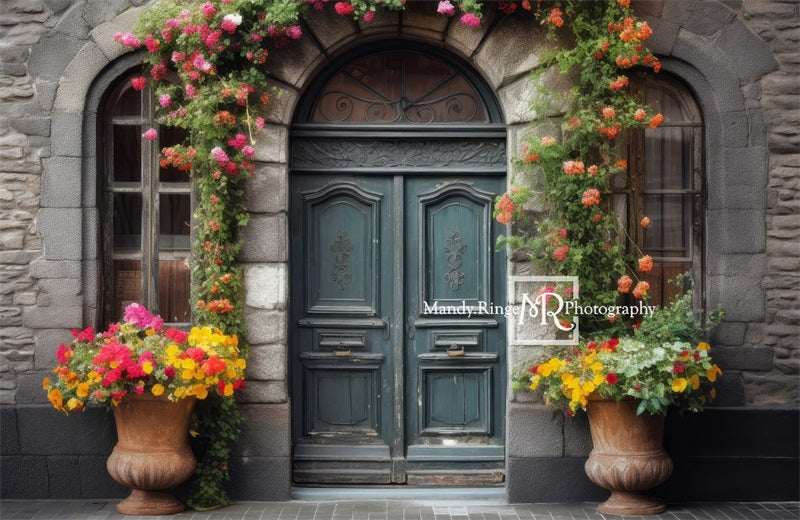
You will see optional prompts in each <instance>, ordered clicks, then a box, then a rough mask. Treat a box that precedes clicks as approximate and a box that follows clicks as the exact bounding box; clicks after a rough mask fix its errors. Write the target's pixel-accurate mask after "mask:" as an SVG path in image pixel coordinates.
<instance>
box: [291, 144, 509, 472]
mask: <svg viewBox="0 0 800 520" xmlns="http://www.w3.org/2000/svg"><path fill="white" fill-rule="evenodd" d="M304 157H305V158H303V157H301V158H300V159H299V160H298V161H296V164H297V163H303V161H306V163H307V164H312V165H313V164H316V163H315V159H314V157H313V156H304ZM499 164H500V167H501V168H502V167H503V166H504V164H502V163H499ZM328 167H329V166H328ZM326 168H327V167H326ZM313 170H314V168H305V169H304V168H300V169H299V171H298V170H295V171H293V175H292V179H291V189H290V191H291V201H290V228H291V239H290V242H291V251H290V262H291V298H290V300H291V309H290V343H291V367H292V369H291V372H292V373H291V382H292V383H291V401H292V410H293V412H292V415H293V417H292V426H293V477H294V480H295V482H297V483H306V484H392V483H395V484H400V483H408V484H418V485H422V484H443V485H459V484H460V485H480V484H491V483H498V482H501V481H502V480H503V468H504V460H505V453H504V446H503V444H504V442H503V440H504V417H505V413H504V412H505V387H506V368H505V367H506V356H505V345H506V339H505V319H504V317H503V316H502V315H500V314H496V313H492V312H481V311H487V310H489V311H491V310H492V309H491V305H492V304H494V305H504V304H505V269H506V262H505V257H504V255H503V254H502V253H498V252H495V249H494V244H495V241H496V238H497V236H498V234H499V233H501V232H503V227H502V226H501V225H499V224H498V223H497V222H496V221H494V220H493V219H492V206H493V201H494V198H495V196H496V195H497V194H498V193H502V192H503V191H504V189H505V177H504V175H503V173H502V170H501V169H498V171H495V172H494V173H493V174H480V172H478V173H476V172H469V173H457V172H448V171H447V170H446V169H445V170H444V171H439V172H438V173H437V169H436V168H435V167H433V168H430V169H420V168H412V169H411V170H406V171H404V170H403V169H402V168H398V169H395V170H396V171H393V169H391V168H375V170H374V171H369V170H367V169H364V168H361V169H358V171H355V172H353V171H347V170H345V171H341V172H334V171H325V172H319V171H317V172H315V171H313Z"/></svg>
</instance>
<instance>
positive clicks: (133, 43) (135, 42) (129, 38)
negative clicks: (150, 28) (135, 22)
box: [114, 33, 142, 49]
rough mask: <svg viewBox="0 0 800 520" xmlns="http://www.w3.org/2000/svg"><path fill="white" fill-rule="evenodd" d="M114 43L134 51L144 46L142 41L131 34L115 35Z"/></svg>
mask: <svg viewBox="0 0 800 520" xmlns="http://www.w3.org/2000/svg"><path fill="white" fill-rule="evenodd" d="M114 41H115V42H119V43H121V44H122V45H124V46H125V47H130V48H132V49H137V48H139V47H141V46H142V40H140V39H139V38H137V37H136V36H134V35H132V34H131V33H117V34H115V35H114Z"/></svg>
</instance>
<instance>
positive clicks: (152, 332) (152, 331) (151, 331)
mask: <svg viewBox="0 0 800 520" xmlns="http://www.w3.org/2000/svg"><path fill="white" fill-rule="evenodd" d="M155 333H156V331H155V330H153V329H147V330H146V331H144V334H145V335H146V336H152V335H153V334H155Z"/></svg>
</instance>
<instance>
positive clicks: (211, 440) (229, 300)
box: [115, 0, 658, 509]
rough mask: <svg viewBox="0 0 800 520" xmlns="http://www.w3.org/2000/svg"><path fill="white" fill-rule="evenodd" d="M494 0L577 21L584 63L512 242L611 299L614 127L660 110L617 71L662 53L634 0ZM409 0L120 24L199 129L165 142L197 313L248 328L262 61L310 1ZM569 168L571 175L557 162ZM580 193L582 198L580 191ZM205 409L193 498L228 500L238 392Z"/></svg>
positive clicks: (543, 151)
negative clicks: (182, 206)
mask: <svg viewBox="0 0 800 520" xmlns="http://www.w3.org/2000/svg"><path fill="white" fill-rule="evenodd" d="M492 5H493V6H496V8H497V9H499V10H500V11H501V12H502V13H504V14H506V15H511V14H512V13H513V12H514V11H515V10H516V9H522V10H529V11H531V10H533V11H536V12H537V14H538V16H539V19H540V20H541V21H542V23H544V24H545V25H547V26H548V28H549V29H550V33H551V34H555V31H557V30H558V29H560V28H561V27H562V26H564V25H565V24H566V25H568V26H569V27H571V28H572V32H573V34H574V36H575V46H574V47H573V48H571V49H568V50H564V51H562V52H560V53H558V54H555V55H553V56H551V58H550V60H551V61H552V62H553V63H558V64H559V65H560V67H561V68H562V69H563V70H565V71H567V70H570V69H577V70H579V80H578V84H577V86H576V88H575V89H573V90H572V91H571V94H570V101H571V105H572V106H573V107H574V108H573V109H572V111H571V113H572V114H573V115H572V116H571V117H570V118H569V119H568V121H569V123H568V126H566V127H565V128H564V130H565V131H564V135H563V139H562V141H561V142H558V140H557V139H555V138H553V140H552V141H551V140H549V139H547V140H542V141H541V142H535V143H530V144H529V145H528V147H526V149H525V150H523V151H522V157H521V159H520V160H519V164H520V165H521V166H526V165H538V166H540V167H542V168H543V170H544V172H545V175H546V177H547V181H548V192H547V195H548V198H549V203H550V206H551V210H552V213H551V215H550V216H549V217H548V218H547V219H546V220H545V221H544V222H543V223H542V225H541V228H540V232H539V233H538V234H537V235H535V236H534V235H530V236H528V235H525V234H521V235H517V236H511V237H509V238H507V239H506V240H507V243H508V244H509V245H512V246H514V247H515V248H517V249H526V248H527V249H529V250H537V249H538V248H540V247H545V250H546V251H548V258H546V259H545V261H546V262H550V263H551V264H552V265H551V266H550V267H551V268H552V269H553V270H554V271H555V272H570V273H571V274H579V275H580V276H581V279H582V280H584V276H586V279H587V280H590V279H592V280H597V282H596V283H597V287H595V288H591V287H586V286H584V287H583V288H582V289H583V290H584V292H583V295H584V296H585V295H586V293H587V292H591V291H590V289H592V291H594V290H596V293H597V294H598V295H599V296H598V297H599V298H611V291H608V290H605V289H604V288H603V283H605V282H607V280H606V281H603V280H599V279H597V277H596V276H595V277H590V276H588V275H589V274H591V271H593V270H594V271H599V270H601V269H608V272H617V271H620V270H622V269H623V264H624V262H623V261H622V260H621V258H622V250H621V246H620V245H619V244H611V243H609V242H608V238H607V237H608V235H609V233H612V232H613V230H614V221H613V216H612V215H611V214H610V213H602V212H600V211H598V206H597V205H596V201H597V202H599V201H600V200H601V199H602V197H603V195H604V194H605V193H607V191H608V179H609V178H610V176H611V175H613V174H614V173H615V172H616V171H618V170H619V169H622V168H624V167H623V166H622V165H621V163H620V160H619V159H617V156H618V153H617V152H616V150H615V149H614V147H613V143H614V138H615V137H616V135H617V134H618V133H619V132H621V131H623V130H625V129H627V128H631V127H637V126H641V125H642V124H646V123H647V122H648V121H649V122H650V124H654V123H655V122H656V121H657V118H656V119H653V118H652V117H651V114H650V113H649V111H648V109H647V108H646V107H640V106H639V104H638V103H637V102H636V101H635V100H634V99H633V98H632V97H631V96H629V95H628V94H626V93H625V87H626V86H627V78H626V77H625V76H624V75H622V74H620V73H619V71H620V70H621V69H626V68H628V67H630V66H633V65H646V66H652V67H654V68H656V69H657V67H658V61H657V60H656V59H655V58H653V57H652V55H650V54H648V53H647V52H646V50H645V49H644V48H643V47H642V42H643V41H644V40H645V39H646V38H647V36H649V28H648V27H647V26H646V24H642V23H639V22H637V21H635V18H634V17H633V14H632V13H631V11H630V8H629V0H602V1H597V2H579V1H564V2H541V1H537V2H535V5H531V2H530V1H529V0H521V1H515V0H510V1H501V2H498V3H497V4H492ZM404 6H405V0H351V1H338V2H334V1H333V0H331V1H330V2H328V1H327V0H209V1H203V0H156V1H155V2H154V3H153V4H152V5H151V6H150V7H149V8H148V9H147V10H146V11H145V12H144V13H143V14H142V17H141V20H140V22H139V24H138V25H137V27H136V29H135V31H134V33H133V34H131V33H126V34H117V35H115V40H117V41H118V42H119V43H120V44H121V45H124V46H126V47H129V48H132V49H139V48H144V49H145V51H146V53H145V58H144V62H145V65H146V72H145V75H143V76H140V77H137V78H135V79H134V80H133V82H132V84H133V87H134V88H136V89H138V90H141V89H144V88H145V86H146V84H147V82H152V83H153V85H154V89H155V92H156V98H157V101H158V104H157V107H156V108H157V111H158V116H159V121H160V123H161V124H162V125H166V126H176V127H180V128H183V129H185V130H186V133H187V135H188V138H187V140H186V142H185V143H183V144H181V145H177V146H172V147H168V148H164V149H163V150H162V151H161V155H160V160H161V163H162V165H164V166H166V165H171V166H174V167H176V168H178V169H179V170H182V171H185V172H187V175H189V176H190V177H191V179H192V181H193V183H194V186H195V187H196V190H197V194H198V197H197V201H196V205H195V208H194V221H193V226H194V236H195V237H196V239H195V242H194V246H193V256H192V293H191V299H192V305H193V307H194V313H195V314H194V316H195V321H197V322H198V323H202V324H208V325H214V326H217V327H219V328H220V329H222V330H224V331H225V332H226V333H227V334H237V335H240V336H241V335H242V334H243V332H244V319H243V315H244V295H243V292H244V286H243V273H242V268H241V266H239V265H238V263H237V255H238V253H239V252H240V250H241V245H242V243H241V241H240V240H239V238H238V236H237V233H238V231H239V230H240V229H241V228H242V227H244V226H245V225H247V222H248V212H247V210H246V208H245V206H244V204H243V201H242V193H243V183H244V182H245V181H246V180H247V179H248V178H249V176H250V175H251V174H252V173H253V171H254V168H255V161H256V160H257V150H256V147H257V141H256V136H257V134H258V132H259V131H260V130H261V129H263V128H264V127H265V119H264V118H265V117H266V114H267V112H266V110H267V109H268V107H269V104H270V99H271V97H272V96H273V93H272V92H271V91H270V86H269V84H268V83H267V79H266V74H265V73H264V67H265V64H266V63H267V62H268V61H269V59H270V57H271V56H273V55H274V54H276V53H280V52H281V49H282V48H283V47H285V46H288V45H291V44H292V41H293V40H297V39H299V38H301V37H302V34H303V29H302V26H301V20H303V19H304V18H305V17H306V16H307V15H308V13H309V12H310V11H312V10H319V9H333V10H335V12H336V13H337V14H338V15H340V16H346V17H352V18H354V19H357V20H360V21H362V22H363V23H369V22H371V21H372V19H373V18H374V17H375V13H376V12H377V11H378V10H401V9H403V8H404ZM481 9H482V5H481V3H480V2H478V1H476V0H454V1H452V2H451V1H448V0H443V1H441V2H439V3H438V5H437V6H436V10H437V12H438V13H440V14H441V15H444V16H453V17H456V18H457V19H458V23H462V24H464V25H467V26H470V27H475V26H479V25H480V24H481V19H482V15H481ZM640 111H644V114H645V116H642V115H641V113H642V112H640ZM142 138H143V139H149V140H155V139H157V138H158V130H157V129H155V128H152V129H147V130H146V131H145V132H144V133H143V135H142ZM568 163H569V166H567V164H568ZM560 169H563V173H566V174H567V175H568V176H567V177H564V176H563V175H560V172H559V170H560ZM567 170H569V171H567ZM529 195H530V194H529V192H527V191H526V190H524V189H520V190H515V191H512V192H511V193H509V194H506V195H505V196H504V197H501V198H500V200H499V201H498V205H497V210H496V215H497V218H498V220H500V221H501V222H506V223H507V222H511V221H512V220H517V219H523V218H524V215H523V213H522V212H521V211H520V209H519V208H520V206H521V204H522V203H523V201H524V199H525V198H526V197H528V196H529ZM577 196H580V199H581V200H582V201H583V204H582V205H576V204H574V202H575V197H577ZM597 215H599V218H598V217H597ZM553 233H554V234H553ZM542 241H545V242H546V244H544V243H542ZM601 243H602V244H603V246H604V245H605V244H606V243H608V244H610V245H609V247H607V248H605V247H600V248H599V250H598V248H597V247H595V246H597V245H598V244H601ZM562 257H563V258H562ZM243 350H244V351H245V352H246V347H243ZM196 415H197V419H196V420H197V425H196V428H197V429H198V431H199V432H200V441H199V451H200V452H201V453H200V461H199V464H198V469H197V472H196V474H195V479H194V482H193V487H192V496H191V499H190V505H192V506H193V507H195V508H198V509H204V508H212V507H219V506H221V505H225V504H227V503H228V498H227V495H226V493H225V489H224V482H225V481H226V480H227V479H228V478H229V476H228V469H227V463H228V459H229V457H230V452H231V446H232V445H233V443H234V442H235V439H236V437H237V434H238V431H239V428H240V426H241V424H242V421H243V418H242V416H241V413H240V412H239V411H238V410H237V408H236V406H235V403H234V402H233V401H232V398H224V397H223V398H220V400H219V401H218V402H217V404H216V405H215V406H213V407H212V408H204V409H201V410H200V411H199V412H198V413H197V414H196Z"/></svg>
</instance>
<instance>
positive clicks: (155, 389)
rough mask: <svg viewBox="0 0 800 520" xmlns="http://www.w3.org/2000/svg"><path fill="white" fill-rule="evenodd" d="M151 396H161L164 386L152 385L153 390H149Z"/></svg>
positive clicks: (159, 384)
mask: <svg viewBox="0 0 800 520" xmlns="http://www.w3.org/2000/svg"><path fill="white" fill-rule="evenodd" d="M150 391H151V392H152V393H153V395H161V394H163V393H164V385H162V384H161V383H156V384H154V385H153V388H151V389H150Z"/></svg>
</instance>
